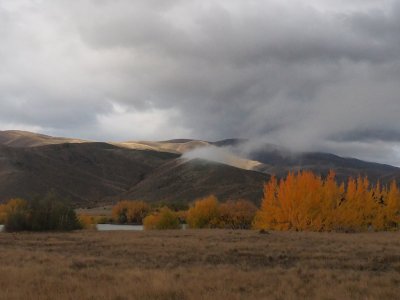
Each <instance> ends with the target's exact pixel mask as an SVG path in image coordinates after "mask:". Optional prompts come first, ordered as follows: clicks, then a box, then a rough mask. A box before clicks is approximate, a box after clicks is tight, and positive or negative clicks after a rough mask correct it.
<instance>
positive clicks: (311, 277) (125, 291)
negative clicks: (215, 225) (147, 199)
mask: <svg viewBox="0 0 400 300" xmlns="http://www.w3.org/2000/svg"><path fill="white" fill-rule="evenodd" d="M399 295H400V233H362V234H338V233H321V234H318V233H295V232H285V233H271V234H259V233H258V232H256V231H228V230H197V231H195V230H181V231H164V232H161V231H148V232H96V231H82V232H73V233H20V234H8V233H0V299H61V300H62V299H121V300H122V299H269V298H271V299H398V297H399Z"/></svg>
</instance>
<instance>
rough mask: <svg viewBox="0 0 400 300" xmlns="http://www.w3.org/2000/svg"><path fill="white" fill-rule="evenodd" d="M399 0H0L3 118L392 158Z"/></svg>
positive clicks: (399, 111)
mask: <svg viewBox="0 0 400 300" xmlns="http://www.w3.org/2000/svg"><path fill="white" fill-rule="evenodd" d="M399 116H400V1H397V0H296V1H293V0H290V1H289V0H265V1H260V0H246V1H243V0H212V1H211V0H141V1H139V0H79V1H70V0H31V1H28V0H0V130H7V129H22V130H29V131H35V132H40V133H45V134H50V135H57V136H68V137H78V138H85V139H91V140H102V141H104V140H107V141H108V140H112V141H121V140H164V139H172V138H197V139H204V140H219V139H225V138H235V137H237V138H248V139H250V140H252V141H255V142H254V144H262V143H273V144H279V145H282V146H285V147H288V148H291V149H293V150H296V151H327V152H332V153H336V154H339V155H343V156H352V157H357V158H361V159H365V160H371V161H377V162H383V163H389V164H393V165H398V166H400V118H399Z"/></svg>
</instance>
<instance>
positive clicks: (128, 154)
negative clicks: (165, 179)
mask: <svg viewBox="0 0 400 300" xmlns="http://www.w3.org/2000/svg"><path fill="white" fill-rule="evenodd" d="M176 157H177V155H175V154H171V153H164V152H154V151H134V150H129V149H123V148H118V147H115V146H113V145H110V144H105V143H83V144H60V145H49V146H42V147H34V148H11V147H6V146H0V201H5V200H7V199H9V198H11V197H23V198H25V199H32V198H33V197H35V196H37V195H44V194H45V193H47V192H48V191H50V190H52V191H54V192H55V193H56V194H59V195H60V196H62V197H64V198H65V197H67V198H69V199H71V200H72V201H73V202H74V203H77V204H78V203H79V204H80V205H89V206H91V205H94V204H95V203H100V202H104V201H106V202H107V201H111V200H112V199H113V198H114V197H116V196H117V195H119V194H121V193H123V192H125V191H127V190H128V189H129V188H130V187H131V186H133V185H135V184H137V183H138V182H139V181H141V180H142V179H143V178H144V177H145V176H146V175H147V174H148V173H149V172H151V171H152V170H154V169H155V168H156V167H158V166H159V165H160V164H162V163H163V162H165V161H168V160H171V159H175V158H176Z"/></svg>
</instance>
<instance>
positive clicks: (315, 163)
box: [250, 149, 400, 184]
mask: <svg viewBox="0 0 400 300" xmlns="http://www.w3.org/2000/svg"><path fill="white" fill-rule="evenodd" d="M250 157H251V158H252V159H254V160H257V161H260V162H262V163H264V164H265V165H264V166H261V167H260V168H259V170H260V171H263V172H268V173H270V174H275V175H277V176H285V175H286V174H287V172H289V171H298V170H312V171H314V172H316V173H318V174H322V175H325V174H327V173H328V172H329V170H331V169H332V170H335V172H336V173H337V177H338V179H339V180H340V181H343V180H347V178H348V177H357V176H359V175H362V176H364V175H366V176H368V178H369V179H370V180H371V181H372V182H376V181H378V180H380V181H381V182H383V183H385V184H387V183H389V182H390V181H392V180H393V179H396V180H399V179H400V168H396V167H393V166H389V165H385V164H378V163H373V162H366V161H362V160H359V159H355V158H345V157H340V156H337V155H334V154H329V153H320V152H307V153H289V152H287V151H278V150H276V149H275V150H269V149H267V150H264V151H257V152H254V153H252V154H251V155H250Z"/></svg>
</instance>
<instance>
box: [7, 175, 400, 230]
mask: <svg viewBox="0 0 400 300" xmlns="http://www.w3.org/2000/svg"><path fill="white" fill-rule="evenodd" d="M180 208H181V210H178V208H177V207H167V206H163V207H161V208H160V207H158V208H157V207H154V206H150V205H149V204H148V203H145V202H143V201H121V202H119V203H117V204H116V205H115V206H114V207H113V210H112V219H111V221H113V222H115V223H119V224H125V223H130V224H143V225H144V227H145V228H146V229H176V228H180V226H181V224H183V223H186V224H187V225H188V226H189V227H190V228H230V229H250V228H255V229H271V230H308V231H363V230H375V231H381V230H394V229H400V190H399V188H398V186H397V184H396V183H395V182H393V183H392V184H391V185H390V186H389V187H386V186H382V185H381V184H379V183H378V184H376V185H372V184H371V183H370V182H369V180H368V179H367V178H362V177H359V178H357V179H352V178H350V179H349V180H348V182H347V183H346V184H344V183H342V184H338V183H337V181H336V178H335V173H334V172H330V173H329V175H328V176H327V177H326V178H322V177H321V176H318V175H315V174H314V173H312V172H309V171H304V172H299V173H296V174H295V173H289V174H288V176H287V177H286V178H283V179H281V180H277V179H276V178H275V177H272V178H271V180H270V181H269V182H268V183H267V184H265V186H264V198H263V200H262V204H261V207H260V208H259V209H258V208H257V207H256V206H255V205H254V204H253V203H251V202H249V201H246V200H237V201H228V202H225V203H220V202H219V201H218V199H217V198H216V197H214V196H209V197H205V198H203V199H200V200H198V201H196V202H195V203H194V204H193V205H191V206H190V207H188V208H187V209H182V208H183V207H181V206H180ZM104 219H107V218H105V217H101V218H100V217H99V218H96V217H93V216H87V217H86V218H85V216H80V219H78V218H77V216H76V214H75V212H74V210H73V209H72V208H71V207H70V206H68V205H67V204H66V202H65V201H60V200H59V199H57V197H55V196H54V195H51V194H50V195H48V196H47V197H44V198H41V199H36V200H34V201H31V202H26V201H24V200H20V199H14V200H10V201H9V202H8V203H6V204H3V205H0V224H5V227H6V230H9V231H17V230H36V231H37V230H39V231H40V230H72V229H78V228H80V227H81V226H82V224H83V225H88V224H91V223H94V222H96V223H97V222H99V220H102V221H104ZM106 221H107V220H106Z"/></svg>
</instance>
